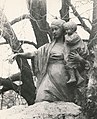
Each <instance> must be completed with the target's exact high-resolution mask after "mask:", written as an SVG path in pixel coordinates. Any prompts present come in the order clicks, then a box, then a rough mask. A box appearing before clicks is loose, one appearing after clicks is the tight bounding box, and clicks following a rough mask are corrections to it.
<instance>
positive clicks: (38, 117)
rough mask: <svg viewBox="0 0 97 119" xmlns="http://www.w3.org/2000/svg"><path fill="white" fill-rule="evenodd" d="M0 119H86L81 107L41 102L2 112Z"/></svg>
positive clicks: (70, 104)
mask: <svg viewBox="0 0 97 119" xmlns="http://www.w3.org/2000/svg"><path fill="white" fill-rule="evenodd" d="M0 119H85V117H84V116H83V115H82V113H81V107H80V106H78V105H76V104H74V103H70V102H53V103H49V102H46V101H44V102H39V103H35V104H34V105H31V106H25V105H20V106H14V107H12V108H10V109H6V110H1V111H0Z"/></svg>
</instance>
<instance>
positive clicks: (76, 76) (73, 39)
mask: <svg viewBox="0 0 97 119" xmlns="http://www.w3.org/2000/svg"><path fill="white" fill-rule="evenodd" d="M64 29H65V32H66V35H65V41H66V46H67V49H68V56H67V65H66V66H67V70H68V73H69V75H70V79H69V81H68V82H67V84H71V83H77V84H80V83H82V82H83V81H84V79H83V78H82V77H81V75H80V73H79V71H78V69H77V68H78V66H79V63H78V62H74V61H73V60H71V59H70V58H69V55H70V54H71V53H78V54H79V55H80V56H81V57H82V58H85V56H87V53H88V52H87V48H86V45H85V44H84V42H83V41H82V39H81V38H80V36H79V35H78V34H77V32H76V30H77V24H76V23H74V22H66V23H65V24H64Z"/></svg>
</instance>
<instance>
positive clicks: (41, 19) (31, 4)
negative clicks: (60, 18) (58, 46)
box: [27, 0, 48, 47]
mask: <svg viewBox="0 0 97 119" xmlns="http://www.w3.org/2000/svg"><path fill="white" fill-rule="evenodd" d="M27 4H28V9H29V12H30V14H31V16H32V17H31V19H30V21H31V24H32V27H33V30H34V33H35V36H36V41H37V45H38V47H40V46H42V45H44V44H45V43H47V42H48V37H47V32H46V31H47V27H48V26H47V22H46V14H47V13H46V11H47V10H46V0H27Z"/></svg>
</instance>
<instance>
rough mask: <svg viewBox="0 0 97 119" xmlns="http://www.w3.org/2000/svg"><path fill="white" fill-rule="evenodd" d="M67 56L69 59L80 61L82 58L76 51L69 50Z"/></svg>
mask: <svg viewBox="0 0 97 119" xmlns="http://www.w3.org/2000/svg"><path fill="white" fill-rule="evenodd" d="M69 58H70V60H72V61H76V62H80V61H82V59H83V58H82V57H81V56H80V55H79V54H78V53H77V52H71V53H70V54H69Z"/></svg>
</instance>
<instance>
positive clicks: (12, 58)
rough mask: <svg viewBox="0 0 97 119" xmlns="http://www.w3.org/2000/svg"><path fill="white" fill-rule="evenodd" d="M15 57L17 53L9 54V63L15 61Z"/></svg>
mask: <svg viewBox="0 0 97 119" xmlns="http://www.w3.org/2000/svg"><path fill="white" fill-rule="evenodd" d="M16 57H17V53H16V54H13V55H11V56H10V57H9V58H8V59H7V60H8V62H9V63H10V64H12V63H13V62H14V61H15V59H16Z"/></svg>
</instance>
